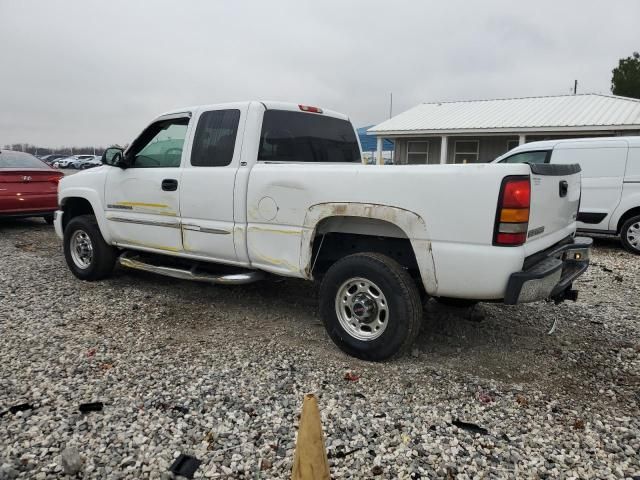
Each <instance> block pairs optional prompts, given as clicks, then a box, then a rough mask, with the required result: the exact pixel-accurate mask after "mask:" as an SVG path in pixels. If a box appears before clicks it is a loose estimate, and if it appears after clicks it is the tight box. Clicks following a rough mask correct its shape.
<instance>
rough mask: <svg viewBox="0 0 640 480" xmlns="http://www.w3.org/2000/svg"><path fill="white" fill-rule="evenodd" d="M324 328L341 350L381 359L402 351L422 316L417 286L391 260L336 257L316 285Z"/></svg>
mask: <svg viewBox="0 0 640 480" xmlns="http://www.w3.org/2000/svg"><path fill="white" fill-rule="evenodd" d="M320 312H321V315H322V321H323V323H324V326H325V328H326V329H327V333H328V334H329V336H330V337H331V339H332V340H333V341H334V343H335V344H336V345H337V346H338V347H339V348H340V349H341V350H343V351H344V352H346V353H348V354H349V355H352V356H354V357H358V358H361V359H363V360H374V361H378V360H385V359H387V358H389V357H391V356H393V355H395V354H399V353H402V352H404V351H405V350H407V349H408V348H409V347H410V346H411V344H412V343H413V341H414V340H415V338H416V336H417V335H418V332H419V330H420V323H421V321H422V305H421V302H420V293H419V291H418V288H417V286H416V284H415V282H414V281H413V279H412V278H411V276H410V275H409V274H408V273H407V271H406V270H405V269H404V268H403V267H402V266H401V265H400V264H399V263H398V262H396V261H395V260H393V259H391V258H389V257H387V256H385V255H381V254H378V253H358V254H354V255H349V256H347V257H344V258H343V259H341V260H339V261H337V262H336V263H335V264H333V266H331V268H330V269H329V270H328V271H327V273H326V275H325V277H324V279H323V281H322V285H321V287H320Z"/></svg>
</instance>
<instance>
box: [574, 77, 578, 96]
mask: <svg viewBox="0 0 640 480" xmlns="http://www.w3.org/2000/svg"><path fill="white" fill-rule="evenodd" d="M576 93H578V80H574V82H573V94H574V95H575V94H576Z"/></svg>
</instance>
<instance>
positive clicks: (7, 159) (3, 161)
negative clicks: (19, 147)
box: [0, 150, 49, 168]
mask: <svg viewBox="0 0 640 480" xmlns="http://www.w3.org/2000/svg"><path fill="white" fill-rule="evenodd" d="M0 168H49V167H48V166H47V164H46V163H44V162H42V161H41V160H38V159H37V158H36V157H34V156H33V155H30V154H28V153H22V152H12V151H10V150H2V151H0Z"/></svg>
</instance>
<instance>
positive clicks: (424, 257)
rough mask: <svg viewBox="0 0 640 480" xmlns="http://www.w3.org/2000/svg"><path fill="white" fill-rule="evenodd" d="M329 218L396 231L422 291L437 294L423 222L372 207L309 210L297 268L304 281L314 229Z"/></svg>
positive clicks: (356, 205) (352, 205)
mask: <svg viewBox="0 0 640 480" xmlns="http://www.w3.org/2000/svg"><path fill="white" fill-rule="evenodd" d="M331 217H360V218H369V219H377V220H381V221H383V222H388V223H391V224H393V225H395V226H396V227H398V228H399V229H400V230H402V232H404V234H405V235H406V237H407V238H408V239H409V241H410V242H411V246H412V248H413V252H414V254H415V257H416V261H417V263H418V268H419V269H420V277H421V278H422V283H423V285H424V287H425V290H426V291H427V293H429V294H434V293H435V292H436V291H437V288H438V283H437V278H436V271H435V265H434V262H433V254H432V249H431V242H430V241H429V240H428V235H427V226H426V223H425V221H424V220H423V219H422V217H420V216H419V215H417V214H416V213H414V212H411V211H409V210H404V209H402V208H397V207H389V206H386V205H376V204H372V203H321V204H317V205H313V206H312V207H310V208H309V210H308V211H307V214H306V216H305V219H304V228H303V229H302V239H301V242H302V243H301V245H300V266H301V270H302V271H303V272H304V275H305V277H307V278H311V277H312V273H311V270H312V267H313V263H312V262H313V259H312V252H313V242H314V239H315V238H316V236H317V235H318V233H319V232H318V225H319V224H320V222H321V221H322V220H325V219H327V218H331Z"/></svg>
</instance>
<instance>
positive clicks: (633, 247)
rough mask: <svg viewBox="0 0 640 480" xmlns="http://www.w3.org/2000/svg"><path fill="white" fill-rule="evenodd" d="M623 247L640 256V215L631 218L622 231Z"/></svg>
mask: <svg viewBox="0 0 640 480" xmlns="http://www.w3.org/2000/svg"><path fill="white" fill-rule="evenodd" d="M620 240H622V246H623V247H624V248H626V249H627V250H628V251H630V252H631V253H635V254H636V255H640V215H638V216H635V217H631V218H630V219H629V220H627V221H626V222H624V225H622V228H621V229H620Z"/></svg>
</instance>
